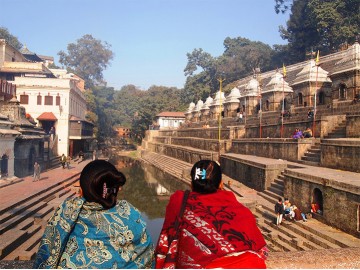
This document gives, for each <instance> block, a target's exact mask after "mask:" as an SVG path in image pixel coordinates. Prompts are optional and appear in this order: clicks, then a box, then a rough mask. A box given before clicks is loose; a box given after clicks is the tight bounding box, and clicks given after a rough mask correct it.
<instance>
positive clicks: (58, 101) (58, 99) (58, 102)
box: [55, 96, 60, 106]
mask: <svg viewBox="0 0 360 270" xmlns="http://www.w3.org/2000/svg"><path fill="white" fill-rule="evenodd" d="M55 103H56V104H55V105H56V106H60V96H56V100H55Z"/></svg>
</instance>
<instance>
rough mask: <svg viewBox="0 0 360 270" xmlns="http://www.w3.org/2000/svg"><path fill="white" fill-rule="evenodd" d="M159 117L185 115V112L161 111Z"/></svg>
mask: <svg viewBox="0 0 360 270" xmlns="http://www.w3.org/2000/svg"><path fill="white" fill-rule="evenodd" d="M156 116H157V117H161V116H162V117H185V114H184V113H183V112H161V113H159V114H158V115H156Z"/></svg>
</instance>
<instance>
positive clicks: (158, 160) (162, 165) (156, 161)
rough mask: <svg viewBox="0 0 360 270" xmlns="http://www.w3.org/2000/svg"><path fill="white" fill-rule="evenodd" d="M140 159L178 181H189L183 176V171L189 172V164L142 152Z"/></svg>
mask: <svg viewBox="0 0 360 270" xmlns="http://www.w3.org/2000/svg"><path fill="white" fill-rule="evenodd" d="M142 159H143V160H144V161H146V162H149V163H150V164H152V165H154V166H155V167H157V168H159V169H161V170H163V171H166V172H167V173H169V174H171V175H173V176H175V177H177V178H179V179H182V180H184V179H188V181H190V178H189V177H187V176H186V174H184V171H186V170H189V166H191V164H190V163H187V162H183V161H181V160H178V159H175V158H171V157H168V156H164V155H159V154H156V153H152V152H143V153H142ZM174 163H176V166H174ZM190 168H191V167H190Z"/></svg>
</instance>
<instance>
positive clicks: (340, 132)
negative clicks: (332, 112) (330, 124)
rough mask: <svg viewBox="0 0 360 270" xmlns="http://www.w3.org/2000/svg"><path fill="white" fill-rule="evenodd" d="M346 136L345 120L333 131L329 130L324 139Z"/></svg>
mask: <svg viewBox="0 0 360 270" xmlns="http://www.w3.org/2000/svg"><path fill="white" fill-rule="evenodd" d="M334 138H346V120H344V121H343V122H341V123H340V124H339V125H338V126H337V127H336V128H335V129H334V130H333V131H331V132H330V133H329V134H328V135H327V136H325V137H324V139H334Z"/></svg>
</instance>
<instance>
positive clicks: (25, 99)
mask: <svg viewBox="0 0 360 270" xmlns="http://www.w3.org/2000/svg"><path fill="white" fill-rule="evenodd" d="M20 103H21V104H29V96H28V95H20Z"/></svg>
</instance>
